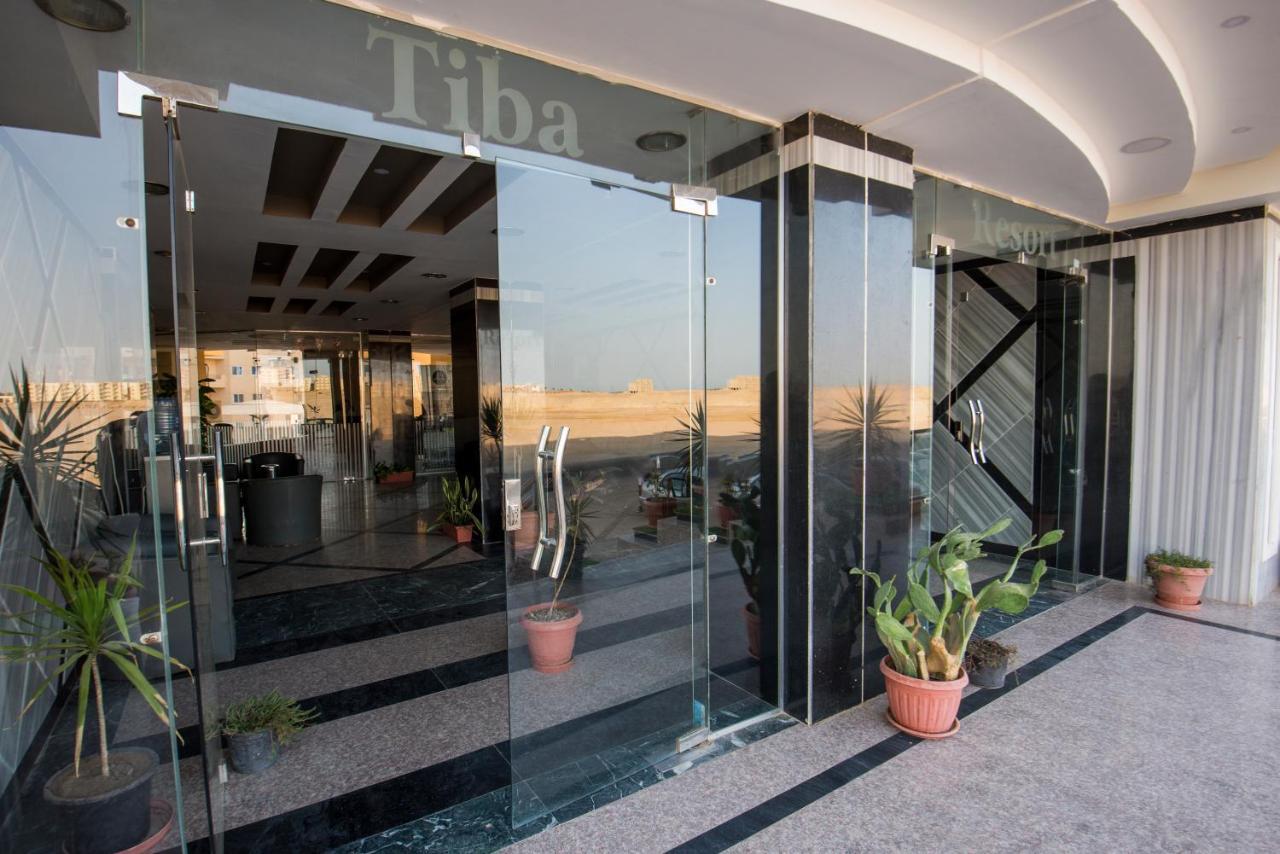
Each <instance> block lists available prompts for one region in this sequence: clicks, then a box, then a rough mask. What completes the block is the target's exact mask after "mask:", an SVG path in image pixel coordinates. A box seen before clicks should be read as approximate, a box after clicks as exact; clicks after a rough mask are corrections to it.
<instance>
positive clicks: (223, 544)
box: [213, 430, 231, 566]
mask: <svg viewBox="0 0 1280 854" xmlns="http://www.w3.org/2000/svg"><path fill="white" fill-rule="evenodd" d="M213 504H214V510H215V511H216V512H217V514H218V551H219V552H221V553H222V565H223V566H226V565H227V562H228V560H229V559H230V553H231V543H230V540H229V539H228V537H227V481H226V477H225V476H224V475H223V472H222V431H221V430H214V431H213Z"/></svg>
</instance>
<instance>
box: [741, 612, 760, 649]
mask: <svg viewBox="0 0 1280 854" xmlns="http://www.w3.org/2000/svg"><path fill="white" fill-rule="evenodd" d="M752 604H754V603H748V604H746V605H743V606H742V619H743V620H745V621H746V624H747V655H749V656H751V657H752V658H754V659H755V660H756V661H759V660H760V615H759V614H758V613H756V612H755V611H752V610H751V606H752Z"/></svg>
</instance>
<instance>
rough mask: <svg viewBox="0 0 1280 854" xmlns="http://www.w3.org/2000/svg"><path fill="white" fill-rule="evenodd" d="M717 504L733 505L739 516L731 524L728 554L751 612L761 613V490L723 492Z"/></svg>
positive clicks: (758, 488)
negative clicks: (731, 532)
mask: <svg viewBox="0 0 1280 854" xmlns="http://www.w3.org/2000/svg"><path fill="white" fill-rule="evenodd" d="M720 501H721V502H722V503H724V504H725V505H726V506H730V505H732V506H733V507H734V509H735V510H736V511H737V513H738V518H737V519H735V520H734V522H733V541H732V542H730V544H729V551H730V552H732V553H733V560H734V563H736V564H737V565H738V574H739V575H740V576H742V586H743V587H745V588H746V590H747V595H748V596H750V597H751V603H750V604H749V605H748V606H747V607H748V608H749V609H750V610H751V611H752V613H756V614H758V613H760V607H759V602H760V487H758V486H753V487H751V488H750V489H749V490H747V491H746V492H738V493H736V494H735V493H731V492H722V493H720Z"/></svg>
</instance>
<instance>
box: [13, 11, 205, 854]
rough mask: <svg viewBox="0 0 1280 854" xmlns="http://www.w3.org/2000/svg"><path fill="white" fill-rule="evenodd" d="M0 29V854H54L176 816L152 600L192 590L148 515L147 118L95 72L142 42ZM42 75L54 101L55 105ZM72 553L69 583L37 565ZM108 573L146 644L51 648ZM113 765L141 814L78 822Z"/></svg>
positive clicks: (56, 29) (118, 839) (158, 497)
mask: <svg viewBox="0 0 1280 854" xmlns="http://www.w3.org/2000/svg"><path fill="white" fill-rule="evenodd" d="M2 26H4V27H5V28H6V29H11V31H13V32H20V33H21V34H22V40H21V41H22V46H21V48H20V49H18V50H16V51H15V52H14V53H12V54H10V55H9V56H6V67H5V77H6V79H8V80H11V81H12V80H16V79H19V76H15V75H20V76H21V77H22V79H27V80H30V81H32V82H33V86H35V87H36V88H35V89H33V90H31V91H30V94H29V97H28V98H25V99H15V98H5V99H4V102H3V104H4V106H3V108H0V303H3V306H4V308H3V312H4V316H5V330H6V331H5V334H4V336H3V338H2V339H0V362H2V363H3V364H2V365H0V376H2V377H3V379H2V380H0V464H2V465H3V473H2V475H0V477H2V481H0V582H2V583H3V584H5V585H14V587H7V588H6V589H5V590H4V591H3V592H0V614H2V615H3V616H0V648H2V650H3V651H2V652H0V849H3V850H5V851H36V850H41V851H43V850H55V848H57V847H58V846H59V845H61V844H63V843H64V842H69V841H70V840H71V839H72V838H78V839H79V840H80V841H81V843H83V842H84V841H85V840H86V839H89V838H96V839H95V841H98V842H101V843H102V844H105V845H113V846H115V847H118V848H126V847H129V846H131V845H133V844H136V843H138V842H141V841H142V840H143V839H145V838H147V837H148V836H153V835H155V834H157V833H158V832H159V827H160V825H162V824H163V821H160V824H158V825H156V826H153V821H152V819H153V815H152V811H151V808H150V806H149V804H150V802H151V800H152V799H153V798H154V799H156V802H157V803H158V804H162V805H163V807H162V808H160V807H157V809H158V810H159V811H161V812H163V813H164V815H165V817H166V819H167V820H169V821H171V822H172V823H173V824H174V825H175V826H177V825H180V824H181V823H182V821H183V818H182V816H181V815H180V814H176V813H175V808H176V806H177V805H178V804H180V802H181V793H180V791H179V789H178V786H179V780H178V778H177V775H176V774H175V767H176V766H175V764H174V762H173V757H174V755H175V749H176V743H175V740H174V738H173V735H172V732H171V730H170V728H169V727H168V726H167V725H166V723H165V722H164V721H163V720H162V719H161V718H159V717H157V716H156V715H155V714H154V713H153V710H152V709H151V708H148V705H149V703H150V702H152V701H156V700H158V701H160V702H163V703H164V704H165V705H166V706H168V707H169V708H172V707H173V698H174V689H173V686H172V685H171V680H170V678H169V668H168V667H166V666H165V665H164V663H163V662H164V656H165V653H166V652H168V651H172V652H173V653H174V654H177V655H185V654H186V653H183V652H180V651H179V650H177V649H176V648H175V649H172V650H170V649H169V647H168V646H167V644H166V643H165V641H166V640H167V639H168V634H167V633H166V632H165V631H164V628H165V625H164V624H165V619H164V617H163V616H162V614H161V610H162V608H161V606H166V605H172V606H181V605H182V604H183V603H185V601H186V599H187V592H186V590H185V586H184V585H183V584H180V583H179V582H180V581H181V580H182V578H181V573H180V572H178V571H177V569H176V567H175V566H173V563H172V561H171V560H169V559H168V558H167V557H166V558H165V560H164V561H163V562H162V561H161V560H160V559H159V557H158V554H159V550H158V549H157V546H156V543H157V539H158V536H159V529H158V521H159V518H158V515H156V514H154V513H153V512H152V509H153V508H155V507H156V505H157V502H160V501H164V500H166V499H168V498H169V497H170V493H169V490H170V489H171V488H172V486H171V483H167V482H165V481H164V479H163V477H162V476H161V475H162V474H163V473H162V472H161V471H160V470H159V469H158V467H157V466H156V464H155V458H156V454H154V453H153V452H152V450H151V449H150V446H149V443H148V437H149V436H153V435H155V433H156V432H157V431H156V419H155V418H154V417H153V415H154V413H153V406H154V403H155V400H156V398H157V394H158V393H159V392H160V391H161V389H158V388H157V387H156V385H155V384H154V383H153V366H152V363H151V345H150V341H149V332H148V302H147V291H146V281H145V276H144V269H145V265H144V258H145V255H144V245H143V243H144V241H143V235H144V232H143V228H142V225H143V210H144V184H143V170H142V137H141V127H140V125H139V124H138V123H137V122H136V121H132V120H128V119H123V118H121V117H119V116H117V115H116V109H115V105H116V93H115V75H114V73H112V72H110V71H102V70H100V69H104V68H111V67H113V66H114V65H115V64H118V63H120V62H132V61H133V59H134V53H135V50H136V44H135V41H134V40H135V38H136V33H116V34H107V35H103V36H102V37H100V38H97V39H90V38H85V39H83V40H81V39H80V38H78V36H82V35H87V34H84V33H78V34H76V33H68V32H67V31H66V30H65V29H64V27H63V25H60V24H58V23H57V22H55V21H54V20H53V19H52V18H50V17H48V16H47V15H45V14H44V13H43V12H42V11H40V9H39V8H38V7H37V6H36V4H33V3H23V4H11V6H9V7H7V8H6V11H5V13H4V20H3V24H2ZM72 55H74V56H75V57H76V61H75V63H74V66H73V65H72V64H70V63H68V62H67V61H66V60H67V58H68V57H69V56H72ZM9 62H16V63H18V65H19V66H25V70H24V71H21V72H18V71H14V70H13V69H12V66H9V65H8V64H7V63H9ZM73 68H74V70H73ZM36 81H39V82H38V83H37V82H36ZM46 86H47V87H53V89H56V90H57V92H56V94H55V93H54V92H52V91H50V93H49V97H48V98H46V97H44V94H43V93H42V91H40V89H41V87H46ZM64 559H65V560H66V561H67V562H68V563H67V564H65V565H64V567H63V573H64V574H63V575H62V576H61V577H60V578H59V579H55V575H54V573H53V572H52V571H51V570H49V569H48V568H47V567H46V566H43V565H42V563H41V562H42V561H52V562H55V563H56V562H57V561H60V560H64ZM101 580H105V581H106V582H107V588H108V591H109V598H110V599H111V600H113V601H115V602H117V603H118V604H119V606H120V609H121V614H122V616H123V619H124V622H125V624H126V632H124V633H122V632H121V631H120V630H119V629H118V628H114V627H111V628H107V629H106V630H105V631H106V633H107V635H109V636H110V637H111V638H113V640H114V641H115V642H117V643H119V644H136V646H133V647H132V648H131V649H132V651H131V652H130V653H128V654H126V655H125V656H123V657H122V658H120V659H119V660H116V659H112V660H108V659H105V658H104V659H101V660H100V662H99V665H98V668H97V669H96V670H94V669H93V668H87V669H82V664H81V662H82V661H83V660H84V659H72V658H65V657H64V653H66V652H68V651H71V650H68V648H67V647H65V646H50V644H51V643H60V642H61V641H60V639H59V640H55V639H54V636H53V633H55V632H59V631H61V629H62V628H63V624H64V617H63V616H61V615H60V614H58V613H55V612H54V610H53V609H52V608H51V607H50V606H49V605H48V602H49V601H52V602H55V603H59V604H63V603H66V602H68V601H70V600H69V598H68V597H67V595H66V592H67V591H68V590H69V589H70V588H69V587H68V585H75V584H83V583H97V582H99V581H101ZM18 588H21V589H18ZM24 591H30V593H27V592H24ZM37 595H38V596H40V597H42V598H39V599H37V598H35V596H37ZM82 607H83V606H72V610H79V608H82ZM109 625H112V626H113V625H114V624H113V623H111V622H110V621H109ZM74 649H75V650H76V651H79V649H80V648H79V647H75V648H74ZM121 649H122V650H123V647H121ZM144 650H145V651H144ZM188 650H189V644H188ZM144 673H145V675H144ZM82 674H84V677H83V678H82ZM130 678H133V680H134V681H132V682H131V681H129V679H130ZM148 679H149V680H150V685H148V684H147V680H148ZM97 685H100V686H101V696H100V699H99V697H98V696H96V692H95V691H94V690H93V689H94V688H95V687H96V686H97ZM137 686H142V687H144V688H145V691H139V690H138V687H137ZM183 687H184V686H181V685H180V686H179V688H183ZM185 687H187V688H189V686H185ZM82 692H84V693H83V694H82ZM86 701H87V702H86ZM78 702H80V703H82V704H84V705H80V706H79V708H80V709H81V712H80V714H83V715H84V729H83V741H82V743H79V742H77V739H76V729H77V718H78V714H77V705H78ZM186 723H189V721H186V720H180V721H179V724H182V725H185V724H186ZM78 745H79V746H80V747H81V749H80V754H79V755H80V766H79V772H80V775H81V776H80V778H79V780H77V778H76V777H75V773H74V770H73V763H74V761H75V759H76V756H77V750H76V748H77V746H78ZM104 754H105V757H106V765H105V767H104V763H103V756H104ZM104 771H107V772H109V773H108V779H109V780H119V779H121V778H122V776H127V775H130V774H134V775H137V779H143V780H145V782H144V783H142V784H141V785H142V786H144V787H145V789H146V790H147V792H148V793H147V794H144V796H143V797H142V799H141V800H140V802H139V803H138V807H139V808H138V809H131V810H130V809H124V808H121V809H119V810H118V811H116V813H115V814H114V815H113V816H112V817H111V820H109V821H105V822H104V821H98V822H93V823H90V824H87V825H83V826H77V825H76V823H75V818H74V816H76V815H80V816H83V815H84V811H83V808H79V811H77V807H76V805H77V804H79V803H81V802H82V801H81V798H82V795H83V792H81V791H80V790H81V789H82V788H83V787H84V786H89V787H95V786H97V785H99V783H98V781H99V780H100V779H101V777H102V776H103V773H104ZM106 788H107V789H109V790H112V791H120V789H121V788H122V787H121V786H119V785H116V786H112V785H111V784H106ZM68 810H69V811H68ZM160 835H161V836H162V835H163V834H162V833H161V834H160ZM175 838H176V835H175ZM112 850H115V848H113V849H112Z"/></svg>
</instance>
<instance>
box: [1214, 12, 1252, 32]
mask: <svg viewBox="0 0 1280 854" xmlns="http://www.w3.org/2000/svg"><path fill="white" fill-rule="evenodd" d="M1247 23H1249V16H1248V15H1232V16H1231V17H1230V18H1227V19H1226V20H1225V21H1223V22H1222V23H1221V24H1218V26H1220V27H1222V28H1223V29H1224V30H1234V29H1235V28H1236V27H1243V26H1244V25H1245V24H1247Z"/></svg>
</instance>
